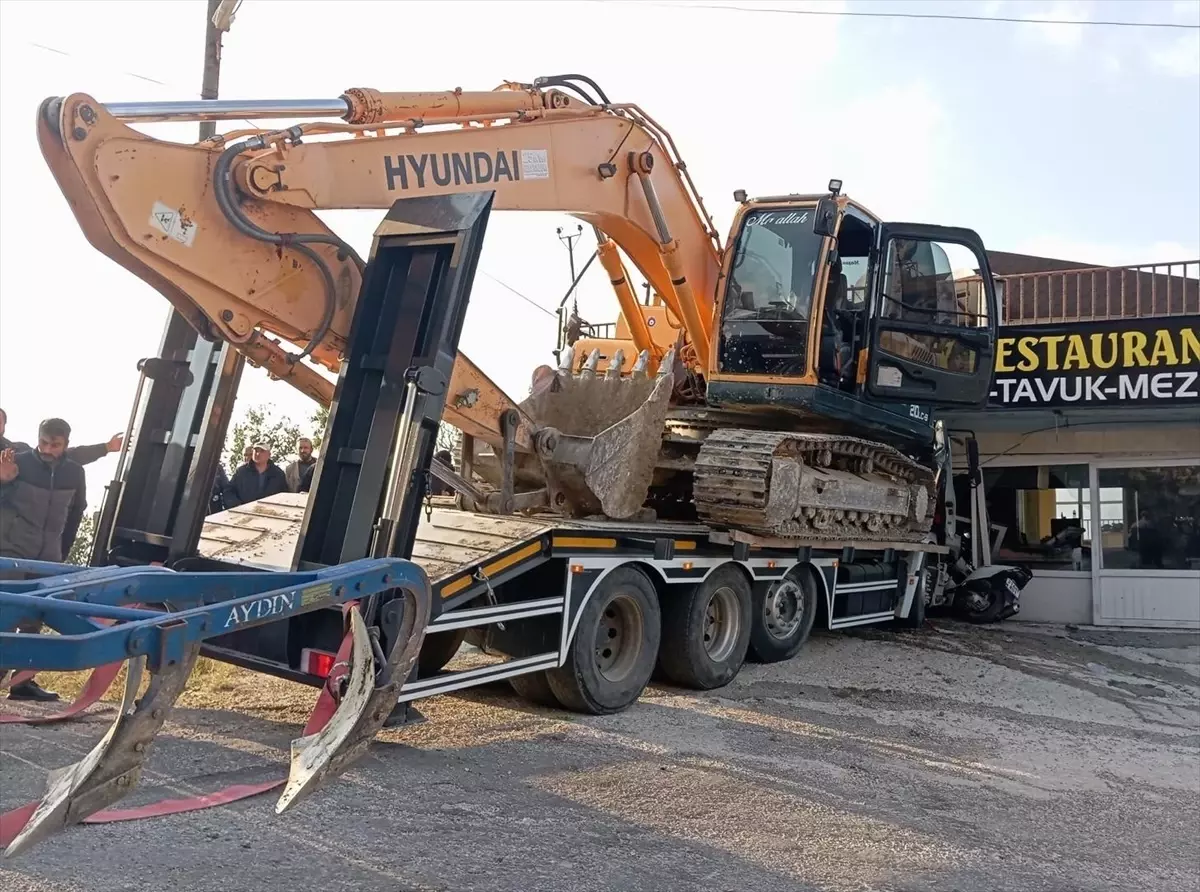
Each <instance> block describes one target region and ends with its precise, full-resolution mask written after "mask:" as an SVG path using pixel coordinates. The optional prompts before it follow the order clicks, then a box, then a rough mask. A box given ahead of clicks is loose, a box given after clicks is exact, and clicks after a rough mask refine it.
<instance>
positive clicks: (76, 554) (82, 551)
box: [66, 512, 100, 567]
mask: <svg viewBox="0 0 1200 892" xmlns="http://www.w3.org/2000/svg"><path fill="white" fill-rule="evenodd" d="M99 516H100V513H99V512H97V513H95V514H85V515H83V519H82V520H80V521H79V532H78V533H76V534H75V542H74V543H73V544H72V545H71V551H70V552H69V553H68V554H67V557H66V563H68V564H75V565H76V566H79V567H86V566H87V562H88V558H90V557H91V556H92V542H93V541H94V540H95V538H96V518H98V517H99Z"/></svg>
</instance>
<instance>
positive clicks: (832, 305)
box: [817, 255, 853, 386]
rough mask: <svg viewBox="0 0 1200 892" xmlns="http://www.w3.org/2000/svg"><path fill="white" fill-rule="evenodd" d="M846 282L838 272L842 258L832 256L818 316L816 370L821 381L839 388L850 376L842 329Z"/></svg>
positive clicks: (848, 351)
mask: <svg viewBox="0 0 1200 892" xmlns="http://www.w3.org/2000/svg"><path fill="white" fill-rule="evenodd" d="M849 290H850V288H849V283H848V282H847V280H846V274H845V273H844V272H842V259H841V257H839V256H836V255H835V256H834V260H833V263H831V264H830V267H829V283H828V285H827V286H826V288H825V310H824V312H823V313H822V314H821V352H820V354H819V356H818V360H817V361H818V365H817V371H818V373H819V376H820V378H821V380H822V381H824V382H825V383H827V384H830V385H832V386H839V385H840V384H841V383H842V381H843V380H844V379H845V378H846V377H847V375H848V374H849V373H850V362H851V359H852V354H853V351H852V348H851V345H850V339H849V337H848V336H847V332H846V330H845V325H846V320H845V310H846V309H848V305H847V295H848V293H849Z"/></svg>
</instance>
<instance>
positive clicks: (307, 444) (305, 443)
mask: <svg viewBox="0 0 1200 892" xmlns="http://www.w3.org/2000/svg"><path fill="white" fill-rule="evenodd" d="M296 451H297V452H299V453H300V458H298V459H297V460H296V461H294V462H292V463H291V464H289V465H288V466H287V470H286V471H284V474H285V475H286V476H287V485H288V489H290V490H291V491H292V492H300V479H301V478H302V477H304V476H305V475H308V476H310V477H311V476H312V470H313V465H315V464H316V463H317V459H316V457H315V456H314V455H313V444H312V440H310V439H309V438H308V437H301V438H300V439H299V440H298V441H297V442H296Z"/></svg>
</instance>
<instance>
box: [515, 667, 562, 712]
mask: <svg viewBox="0 0 1200 892" xmlns="http://www.w3.org/2000/svg"><path fill="white" fill-rule="evenodd" d="M508 683H509V684H510V685H512V689H513V690H514V691H516V692H517V696H518V697H520V698H521V699H522V700H528V701H529V702H530V703H532V704H533V705H534V706H545V707H547V708H549V709H562V708H563V706H562V704H561V703H559V702H558V698H557V697H555V696H554V691H552V690H551V689H550V680H549V679H548V678H546V670H545V669H542V670H540V671H538V672H527V673H526V674H524V675H514V676H513V677H512V678H510V679H509V680H508Z"/></svg>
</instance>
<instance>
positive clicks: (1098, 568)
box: [1089, 453, 1200, 592]
mask: <svg viewBox="0 0 1200 892" xmlns="http://www.w3.org/2000/svg"><path fill="white" fill-rule="evenodd" d="M1152 460H1153V462H1154V464H1155V466H1156V467H1160V468H1188V467H1197V468H1200V453H1198V454H1196V455H1194V456H1190V457H1189V456H1176V457H1174V458H1154V459H1152ZM1089 464H1090V465H1091V473H1090V475H1089V476H1090V482H1091V489H1092V514H1093V516H1098V512H1099V510H1100V504H1101V503H1100V472H1101V471H1102V470H1104V471H1109V470H1123V469H1127V468H1144V467H1146V458H1145V457H1143V458H1108V459H1093V460H1092V461H1091V462H1089ZM1129 522H1130V523H1132V522H1133V521H1132V520H1131V521H1129ZM1092 576H1093V583H1094V586H1095V588H1094V589H1093V590H1094V591H1097V592H1098V591H1099V587H1100V578H1101V577H1108V578H1110V579H1122V578H1124V579H1130V578H1133V579H1136V578H1139V577H1145V576H1149V577H1152V578H1155V579H1195V580H1197V582H1198V583H1200V569H1198V570H1183V569H1162V570H1156V569H1153V568H1137V569H1130V570H1113V569H1106V568H1105V566H1104V544H1103V542H1101V546H1100V551H1099V553H1097V552H1096V549H1095V544H1094V543H1093V546H1092Z"/></svg>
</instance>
